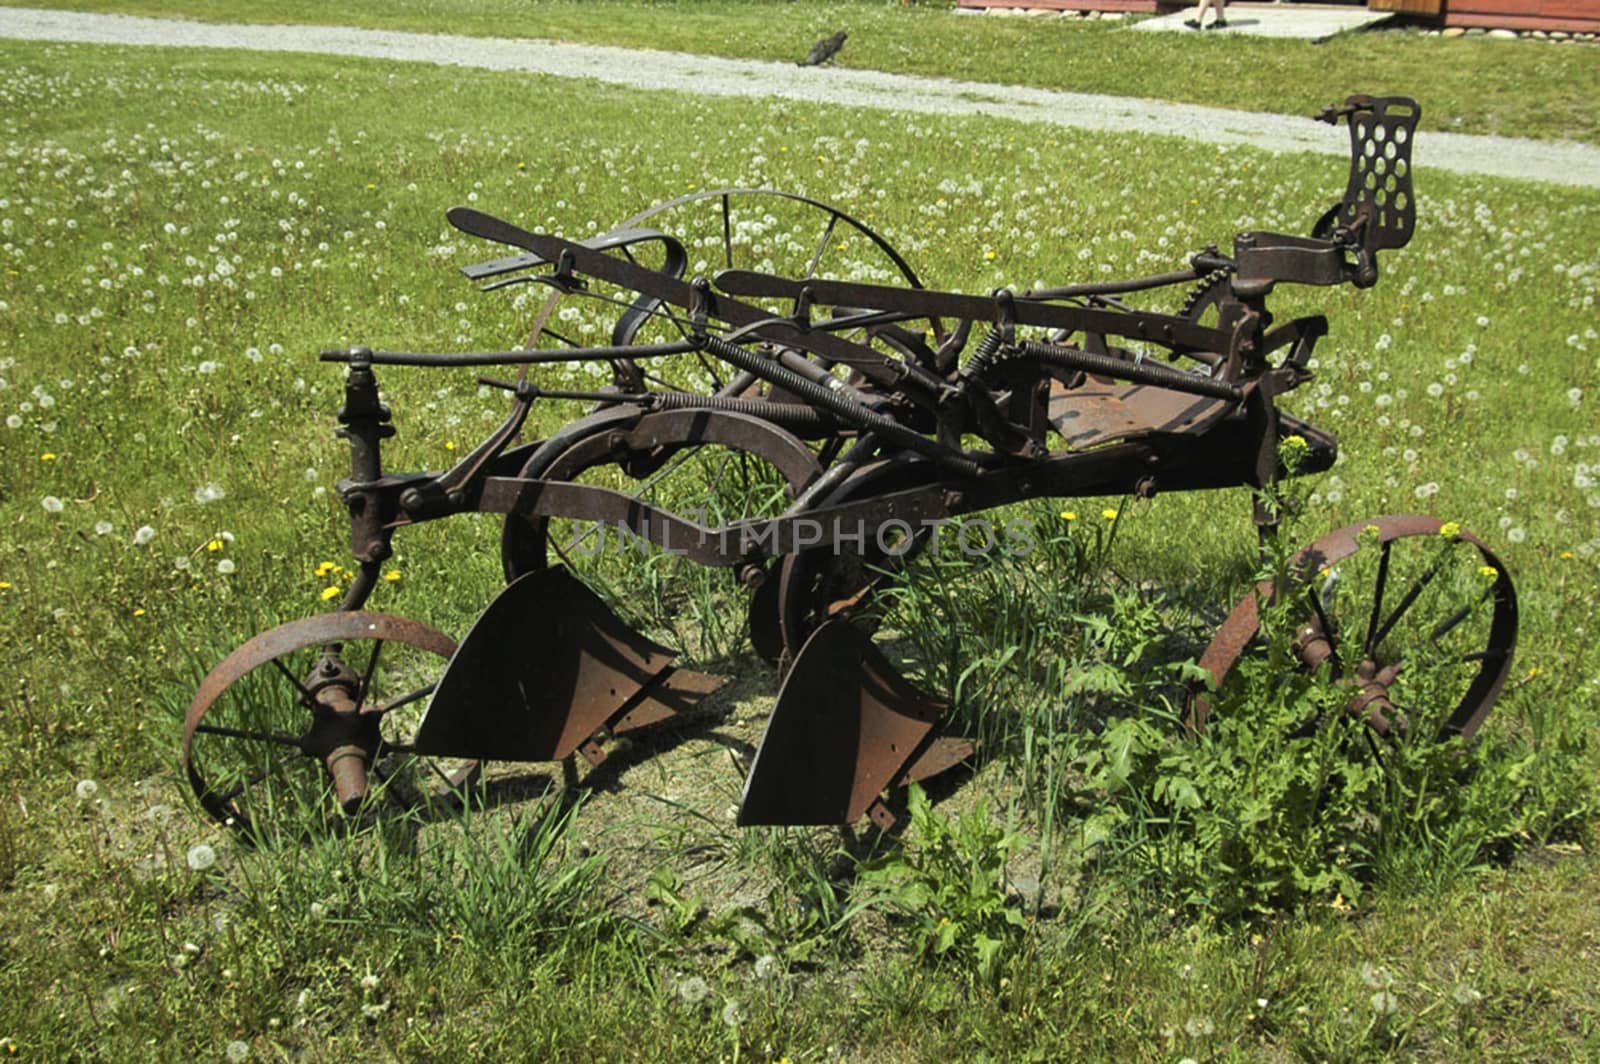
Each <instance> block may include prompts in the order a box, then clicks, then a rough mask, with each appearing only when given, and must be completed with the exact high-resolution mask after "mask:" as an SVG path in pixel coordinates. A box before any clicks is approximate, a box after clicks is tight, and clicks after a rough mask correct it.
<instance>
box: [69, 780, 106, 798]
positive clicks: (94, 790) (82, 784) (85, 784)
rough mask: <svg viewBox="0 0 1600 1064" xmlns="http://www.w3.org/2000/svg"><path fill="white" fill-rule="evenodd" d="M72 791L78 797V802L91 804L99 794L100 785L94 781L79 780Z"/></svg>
mask: <svg viewBox="0 0 1600 1064" xmlns="http://www.w3.org/2000/svg"><path fill="white" fill-rule="evenodd" d="M72 790H73V793H74V794H76V795H77V796H78V801H80V802H92V801H94V799H95V796H96V795H98V794H99V793H100V785H99V784H98V783H96V782H95V781H94V780H79V781H78V785H77V786H76V787H74V788H73V789H72Z"/></svg>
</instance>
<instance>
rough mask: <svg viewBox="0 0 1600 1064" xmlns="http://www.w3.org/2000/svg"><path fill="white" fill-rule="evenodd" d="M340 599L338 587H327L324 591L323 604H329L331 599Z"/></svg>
mask: <svg viewBox="0 0 1600 1064" xmlns="http://www.w3.org/2000/svg"><path fill="white" fill-rule="evenodd" d="M338 597H339V589H338V588H337V587H325V588H323V589H322V601H323V602H327V601H328V600H329V599H336V598H338Z"/></svg>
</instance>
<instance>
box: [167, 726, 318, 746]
mask: <svg viewBox="0 0 1600 1064" xmlns="http://www.w3.org/2000/svg"><path fill="white" fill-rule="evenodd" d="M194 730H195V733H196V734H205V735H220V736H222V737H223V738H225V739H254V740H256V741H257V742H263V743H277V744H278V745H279V746H292V747H294V748H295V749H296V750H300V751H304V750H305V744H304V742H303V741H302V740H301V738H300V736H298V735H281V734H279V733H277V732H264V731H253V730H251V729H248V728H228V727H224V726H223V725H221V724H196V725H195V728H194Z"/></svg>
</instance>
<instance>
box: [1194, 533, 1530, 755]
mask: <svg viewBox="0 0 1600 1064" xmlns="http://www.w3.org/2000/svg"><path fill="white" fill-rule="evenodd" d="M1444 528H1445V523H1444V522H1442V521H1440V520H1439V519H1438V518H1436V517H1428V516H1426V515H1422V514H1403V515H1395V516H1389V517H1378V518H1373V519H1371V520H1367V521H1359V522H1356V523H1355V524H1351V525H1347V526H1345V527H1344V528H1341V529H1337V530H1335V531H1333V532H1330V533H1328V534H1327V535H1325V536H1323V537H1322V538H1321V539H1319V540H1317V541H1316V542H1315V543H1313V544H1311V545H1310V546H1308V547H1306V548H1304V549H1303V550H1301V551H1299V552H1298V553H1297V554H1295V555H1294V557H1293V558H1291V559H1290V561H1289V565H1288V571H1289V574H1290V582H1289V586H1287V587H1282V588H1279V587H1274V586H1273V583H1272V581H1262V582H1261V583H1260V584H1258V585H1257V586H1256V588H1255V590H1253V591H1252V592H1251V593H1250V594H1248V595H1246V596H1245V597H1244V598H1242V599H1241V600H1240V601H1239V603H1238V605H1236V606H1235V607H1234V609H1233V612H1232V613H1231V614H1229V616H1228V619H1227V620H1226V621H1224V622H1223V624H1222V627H1220V628H1219V629H1217V634H1216V636H1215V637H1214V638H1213V639H1212V640H1211V643H1210V645H1209V646H1207V647H1206V650H1205V653H1204V654H1202V655H1201V657H1200V667H1201V668H1202V669H1205V670H1206V671H1207V672H1208V673H1210V674H1211V678H1212V684H1213V686H1214V687H1221V685H1222V684H1223V682H1224V681H1225V680H1226V679H1227V678H1228V675H1229V673H1230V672H1231V671H1232V670H1233V668H1234V666H1235V665H1237V664H1238V662H1239V660H1240V659H1241V658H1242V657H1243V656H1244V655H1245V653H1246V651H1247V650H1248V648H1249V646H1250V644H1251V643H1252V642H1253V641H1254V639H1255V638H1256V633H1257V631H1258V629H1259V627H1260V608H1261V604H1262V603H1266V602H1272V601H1274V600H1275V599H1277V598H1278V597H1279V596H1290V597H1293V596H1295V595H1299V594H1304V593H1306V592H1307V590H1308V589H1310V587H1311V585H1312V583H1313V581H1314V580H1315V579H1316V578H1317V577H1318V576H1319V575H1320V574H1324V573H1331V571H1332V570H1333V569H1335V568H1336V567H1337V566H1338V564H1339V563H1340V562H1342V561H1344V560H1345V559H1347V558H1349V557H1351V556H1352V555H1354V554H1355V553H1356V552H1357V551H1358V550H1360V549H1361V548H1362V543H1363V540H1365V541H1366V542H1367V543H1368V544H1370V546H1371V548H1372V549H1376V550H1380V551H1383V552H1385V554H1384V558H1385V562H1384V563H1383V566H1382V568H1381V569H1380V572H1381V573H1387V556H1388V555H1387V552H1388V551H1390V550H1391V549H1392V545H1393V544H1395V543H1397V542H1402V541H1405V540H1415V539H1421V540H1422V541H1424V542H1430V541H1431V542H1436V543H1441V545H1448V544H1452V543H1460V544H1465V545H1467V546H1468V547H1470V548H1471V549H1472V550H1473V552H1475V553H1476V555H1477V556H1478V561H1479V562H1481V571H1482V572H1485V573H1492V581H1491V582H1490V583H1489V584H1488V586H1487V588H1486V591H1485V594H1486V596H1487V598H1488V601H1489V602H1490V611H1491V614H1490V620H1489V630H1488V633H1487V636H1486V645H1485V646H1484V647H1483V648H1482V650H1481V651H1477V652H1475V653H1474V655H1473V657H1472V660H1471V661H1470V662H1464V663H1463V664H1468V665H1475V666H1476V670H1475V671H1474V672H1473V673H1472V676H1471V680H1470V682H1469V683H1468V684H1467V687H1466V690H1465V691H1464V692H1463V694H1462V697H1461V699H1460V701H1459V702H1458V703H1457V704H1456V705H1455V706H1454V707H1452V708H1451V709H1450V712H1449V713H1448V714H1447V715H1446V717H1445V720H1444V724H1443V725H1442V732H1443V734H1445V735H1459V736H1461V737H1462V738H1464V739H1470V738H1472V736H1473V735H1474V733H1476V732H1477V730H1478V728H1479V726H1480V725H1482V723H1483V720H1484V718H1485V717H1487V716H1488V714H1489V711H1490V710H1491V709H1492V708H1493V707H1494V703H1495V701H1496V700H1497V699H1498V698H1499V696H1500V692H1501V690H1502V689H1503V688H1504V686H1505V683H1506V680H1507V678H1508V677H1509V676H1510V673H1511V663H1512V657H1513V654H1514V653H1515V650H1516V641H1517V596H1516V591H1515V589H1514V587H1513V586H1512V583H1511V578H1510V576H1509V575H1508V574H1507V573H1506V569H1505V564H1504V563H1503V562H1502V561H1501V560H1500V559H1499V557H1497V556H1496V555H1495V553H1494V552H1493V551H1491V550H1490V549H1489V547H1488V546H1487V545H1486V544H1485V543H1484V542H1483V541H1482V540H1481V539H1479V538H1477V537H1476V536H1474V535H1472V534H1471V533H1470V532H1466V531H1463V530H1460V529H1459V528H1456V529H1453V530H1451V535H1450V536H1449V537H1442V536H1441V532H1442V531H1443V530H1444ZM1380 579H1384V578H1383V577H1380ZM1431 579H1432V576H1431V575H1428V573H1427V572H1425V573H1424V574H1423V576H1421V577H1419V578H1417V580H1416V581H1413V585H1415V583H1417V582H1422V583H1425V582H1426V581H1428V580H1431ZM1384 590H1385V589H1384V585H1383V584H1380V585H1379V586H1378V587H1377V588H1376V589H1375V590H1374V595H1375V598H1376V599H1377V602H1376V603H1375V605H1374V612H1373V616H1372V621H1371V623H1369V625H1368V626H1367V631H1366V632H1365V633H1362V632H1357V633H1355V634H1356V635H1357V636H1358V637H1360V636H1362V635H1365V644H1363V643H1361V642H1360V641H1359V640H1358V642H1357V649H1358V651H1359V657H1357V658H1355V659H1354V660H1353V661H1346V662H1344V668H1345V670H1346V671H1347V672H1348V674H1349V675H1348V677H1347V679H1348V682H1349V683H1350V684H1351V685H1352V686H1353V687H1354V688H1355V692H1356V693H1355V694H1354V695H1353V696H1352V698H1351V701H1350V703H1349V704H1348V705H1347V706H1346V710H1347V711H1348V712H1350V713H1351V714H1352V715H1355V716H1357V717H1360V718H1362V719H1365V720H1367V721H1368V722H1369V723H1371V724H1372V725H1373V727H1374V728H1375V729H1376V730H1378V731H1379V732H1380V733H1384V734H1387V733H1388V731H1389V730H1390V728H1391V727H1393V726H1400V727H1403V726H1404V724H1403V720H1402V719H1401V718H1400V716H1399V714H1398V711H1397V709H1396V707H1395V705H1394V703H1393V702H1392V701H1391V699H1390V697H1389V689H1390V687H1391V685H1392V684H1393V683H1394V682H1395V679H1396V677H1397V676H1398V675H1399V674H1400V671H1401V669H1402V668H1403V663H1402V662H1397V661H1383V660H1376V659H1375V658H1374V655H1375V654H1377V653H1378V651H1379V649H1380V648H1379V647H1378V646H1376V645H1374V644H1375V642H1377V641H1376V640H1375V639H1374V635H1375V634H1377V633H1376V632H1375V629H1376V628H1377V620H1378V614H1379V613H1380V612H1381V611H1379V610H1378V609H1377V605H1378V604H1381V603H1382V598H1383V594H1384ZM1411 597H1413V596H1411V593H1410V592H1408V594H1407V596H1405V597H1402V598H1401V599H1400V601H1399V603H1397V604H1396V609H1397V611H1398V612H1404V609H1405V607H1406V606H1408V605H1409V600H1410V598H1411ZM1391 601H1392V600H1391ZM1391 623H1392V622H1391ZM1338 643H1339V638H1338V633H1334V632H1329V631H1328V630H1327V629H1326V626H1325V624H1324V623H1323V621H1322V619H1321V618H1318V617H1313V618H1311V619H1308V620H1307V621H1305V622H1304V623H1303V624H1302V625H1301V626H1300V627H1299V628H1298V629H1297V632H1296V650H1297V653H1298V654H1299V656H1300V659H1301V660H1302V662H1303V663H1304V664H1305V665H1306V666H1307V667H1308V668H1312V669H1315V668H1318V667H1320V666H1322V665H1324V664H1328V663H1330V662H1333V661H1336V660H1338V654H1339V647H1338ZM1210 712H1211V705H1210V698H1209V697H1208V696H1206V695H1204V694H1197V695H1196V697H1195V698H1194V699H1193V702H1192V705H1191V708H1190V725H1191V727H1193V728H1194V729H1195V730H1197V731H1198V730H1200V729H1203V728H1204V727H1205V725H1206V721H1207V718H1208V716H1209V714H1210Z"/></svg>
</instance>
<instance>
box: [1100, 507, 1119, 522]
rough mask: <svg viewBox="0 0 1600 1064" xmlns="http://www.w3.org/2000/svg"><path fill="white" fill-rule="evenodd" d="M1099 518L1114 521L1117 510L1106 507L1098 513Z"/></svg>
mask: <svg viewBox="0 0 1600 1064" xmlns="http://www.w3.org/2000/svg"><path fill="white" fill-rule="evenodd" d="M1100 516H1101V517H1104V518H1105V519H1106V520H1107V521H1115V520H1116V519H1117V510H1116V508H1115V507H1112V506H1107V507H1106V508H1105V509H1104V510H1101V511H1100Z"/></svg>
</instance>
